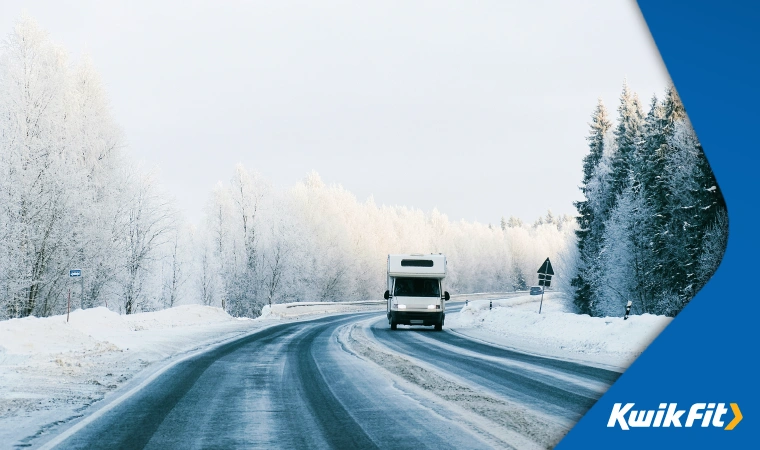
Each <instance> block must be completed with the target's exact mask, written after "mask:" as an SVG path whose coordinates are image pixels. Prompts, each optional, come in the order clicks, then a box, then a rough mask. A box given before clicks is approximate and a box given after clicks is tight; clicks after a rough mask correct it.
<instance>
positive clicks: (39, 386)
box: [0, 301, 385, 446]
mask: <svg viewBox="0 0 760 450" xmlns="http://www.w3.org/2000/svg"><path fill="white" fill-rule="evenodd" d="M384 308H385V302H384V301H382V302H378V301H371V302H370V301H368V302H345V303H290V304H281V305H274V306H273V307H272V308H269V307H268V306H267V307H265V308H264V314H263V316H262V317H260V318H258V319H255V320H251V319H238V318H234V317H232V316H230V315H229V314H227V313H226V312H225V311H224V310H222V309H220V308H213V307H209V306H201V305H183V306H177V307H174V308H170V309H165V310H162V311H156V312H149V313H140V314H132V315H128V316H122V315H119V314H117V313H115V312H113V311H110V310H109V309H107V308H104V307H99V308H92V309H86V310H76V311H73V312H72V313H71V315H70V318H69V322H68V323H67V322H66V316H65V315H61V316H53V317H45V318H37V317H26V318H23V319H11V320H6V321H0V442H5V443H14V444H17V445H21V446H27V445H34V442H36V440H35V439H36V437H35V436H42V435H45V434H47V433H49V432H51V431H52V429H54V428H55V427H56V426H57V424H60V423H65V422H67V421H70V420H71V419H75V418H77V417H81V416H82V415H84V413H85V410H86V409H87V408H88V407H89V406H90V405H92V404H93V403H96V402H98V401H100V400H102V399H103V398H104V397H105V396H106V395H108V394H109V393H110V392H112V391H114V390H115V389H117V388H118V387H120V386H122V385H124V384H125V383H127V382H128V381H129V380H131V379H133V378H134V377H135V375H137V374H138V373H141V371H142V370H143V369H145V368H146V367H152V368H153V370H156V369H157V368H159V367H161V366H163V364H165V363H166V362H168V361H170V360H173V358H175V357H177V356H179V355H184V354H186V353H188V352H192V351H195V350H197V349H201V348H204V347H207V346H209V345H213V344H215V343H218V342H222V341H225V340H228V339H231V338H234V337H236V336H242V335H244V334H246V333H250V332H252V331H254V330H257V329H261V328H264V327H266V326H270V325H273V324H276V323H278V322H281V321H283V320H300V319H301V318H314V317H315V316H317V315H324V314H335V313H346V312H359V311H378V310H382V309H384ZM144 373H145V372H143V374H144Z"/></svg>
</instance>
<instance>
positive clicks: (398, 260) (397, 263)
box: [388, 253, 446, 278]
mask: <svg viewBox="0 0 760 450" xmlns="http://www.w3.org/2000/svg"><path fill="white" fill-rule="evenodd" d="M388 275H390V276H392V277H395V276H406V277H409V276H417V277H431V278H444V277H445V276H446V256H444V255H442V254H440V253H438V254H433V253H431V254H429V255H423V254H419V253H412V254H396V255H388Z"/></svg>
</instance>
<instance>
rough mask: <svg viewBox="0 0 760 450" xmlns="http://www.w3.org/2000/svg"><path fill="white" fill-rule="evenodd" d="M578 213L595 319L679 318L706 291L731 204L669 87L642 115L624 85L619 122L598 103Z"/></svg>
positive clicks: (589, 309)
mask: <svg viewBox="0 0 760 450" xmlns="http://www.w3.org/2000/svg"><path fill="white" fill-rule="evenodd" d="M590 128H591V129H590V133H589V136H588V137H587V140H588V144H589V149H590V152H589V153H588V155H586V157H585V158H584V160H583V180H582V183H581V190H582V192H583V194H584V196H585V200H583V201H579V202H576V203H575V206H576V208H577V210H578V217H577V222H578V229H577V230H576V235H577V246H578V255H579V263H578V272H577V275H576V276H575V277H574V278H573V280H572V286H573V287H574V288H575V304H576V305H577V306H578V308H579V309H580V310H581V311H582V312H583V313H587V314H591V315H595V316H620V315H623V313H624V308H625V305H626V303H627V302H628V301H631V302H632V311H633V312H634V313H638V314H642V313H650V314H661V315H668V316H675V315H676V314H677V313H678V312H679V311H681V309H683V307H684V306H685V305H686V304H687V303H688V302H689V300H690V299H691V298H692V297H694V295H695V294H696V293H697V291H698V290H699V289H700V288H701V287H702V286H704V284H705V283H706V282H707V281H708V279H709V278H710V276H712V274H713V273H714V272H715V270H716V269H717V267H718V264H719V263H720V260H721V258H722V255H723V252H724V250H725V247H726V243H727V237H728V218H727V212H726V205H725V202H724V200H723V196H722V195H721V192H720V188H719V187H718V184H717V182H716V181H715V177H714V176H713V173H712V171H711V169H710V166H709V165H708V163H707V159H706V158H705V156H704V153H703V151H702V146H701V145H700V143H699V140H698V139H697V136H696V134H695V133H694V130H693V128H692V126H691V124H690V122H689V120H688V118H687V116H686V113H685V111H684V107H683V104H682V103H681V100H680V99H679V97H678V94H677V93H676V91H675V89H674V88H673V87H672V86H671V87H669V88H668V89H667V90H666V92H665V96H664V98H663V99H662V101H660V100H658V99H657V98H656V97H653V98H652V100H651V102H650V104H649V110H648V112H647V113H646V114H645V113H644V112H643V109H642V106H641V103H640V102H639V99H638V96H637V95H636V94H634V93H632V92H631V91H630V89H629V88H628V85H627V84H624V85H623V92H622V94H621V96H620V104H619V106H618V118H617V121H616V123H613V122H612V121H611V120H610V119H609V116H608V114H607V110H606V109H605V107H604V105H603V104H602V102H601V100H600V101H599V103H598V105H597V107H596V109H595V110H594V113H593V115H592V120H591V123H590Z"/></svg>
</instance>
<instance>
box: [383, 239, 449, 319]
mask: <svg viewBox="0 0 760 450" xmlns="http://www.w3.org/2000/svg"><path fill="white" fill-rule="evenodd" d="M445 278H446V256H444V255H442V254H440V253H439V254H432V253H431V254H429V255H423V254H418V253H414V254H411V255H388V290H387V291H385V299H386V300H387V301H388V323H389V324H390V326H391V330H395V329H396V328H397V327H398V325H427V326H430V325H433V326H434V327H435V330H436V331H441V330H442V329H443V320H444V319H445V318H446V307H445V305H446V303H445V302H446V300H448V299H449V293H448V292H446V291H445V290H444V289H443V287H444V286H443V280H444V279H445Z"/></svg>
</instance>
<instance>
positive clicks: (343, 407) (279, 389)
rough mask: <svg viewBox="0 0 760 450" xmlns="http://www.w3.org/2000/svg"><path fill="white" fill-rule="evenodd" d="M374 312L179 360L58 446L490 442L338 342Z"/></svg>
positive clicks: (299, 325) (262, 335)
mask: <svg viewBox="0 0 760 450" xmlns="http://www.w3.org/2000/svg"><path fill="white" fill-rule="evenodd" d="M371 314H377V313H371ZM371 314H355V315H342V316H331V317H325V318H321V319H316V320H313V321H306V322H294V323H287V324H282V325H276V326H273V327H271V328H267V329H265V330H262V331H260V332H257V333H255V334H252V335H249V336H247V337H244V338H242V339H239V340H236V341H234V342H230V343H227V344H225V345H223V346H220V347H217V348H215V349H213V350H210V351H208V352H205V353H202V354H199V355H196V356H194V357H191V358H189V359H186V360H183V361H181V362H180V363H178V364H176V365H175V366H173V367H171V368H169V369H168V370H167V371H165V372H163V373H162V374H161V375H159V376H158V377H157V378H156V379H155V380H153V381H152V382H151V383H149V384H148V385H147V386H145V387H144V388H143V389H141V390H139V391H137V392H136V393H135V394H133V395H132V396H130V397H129V398H127V399H126V400H124V401H122V402H121V403H119V404H118V405H116V406H114V407H113V408H112V409H110V410H108V411H106V412H105V413H104V414H102V415H100V416H99V417H97V418H96V419H95V420H93V421H92V422H90V423H88V424H87V425H85V426H84V427H83V428H81V429H80V430H79V431H77V432H76V433H74V434H72V435H71V436H69V437H68V438H66V439H65V440H63V441H62V442H60V444H59V445H58V446H57V448H123V449H129V448H156V449H166V448H183V449H185V448H386V447H401V448H409V447H415V448H418V447H430V448H485V447H488V446H487V445H486V444H484V443H483V442H481V441H480V440H479V438H478V437H477V436H476V435H475V434H473V433H471V432H470V431H469V430H468V429H467V428H466V427H463V426H460V425H458V424H457V423H455V422H454V421H452V420H449V419H447V418H446V417H444V416H443V415H440V414H438V413H437V412H436V411H434V408H431V407H430V406H428V405H427V404H426V402H425V400H424V399H422V398H417V397H415V395H413V394H410V393H408V392H403V391H401V390H399V388H398V387H396V386H395V385H394V383H393V382H392V381H391V380H390V379H389V378H388V375H387V374H386V373H384V372H383V371H382V370H379V369H378V368H377V367H376V366H374V365H372V364H371V363H368V362H366V361H364V360H362V359H360V358H358V357H356V356H354V355H353V354H352V353H350V352H348V351H346V350H345V349H343V348H342V347H341V344H340V343H339V342H338V340H337V339H336V332H337V330H338V328H340V327H342V326H343V325H346V324H349V323H351V322H353V321H359V320H365V319H367V318H369V317H372V315H371Z"/></svg>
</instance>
